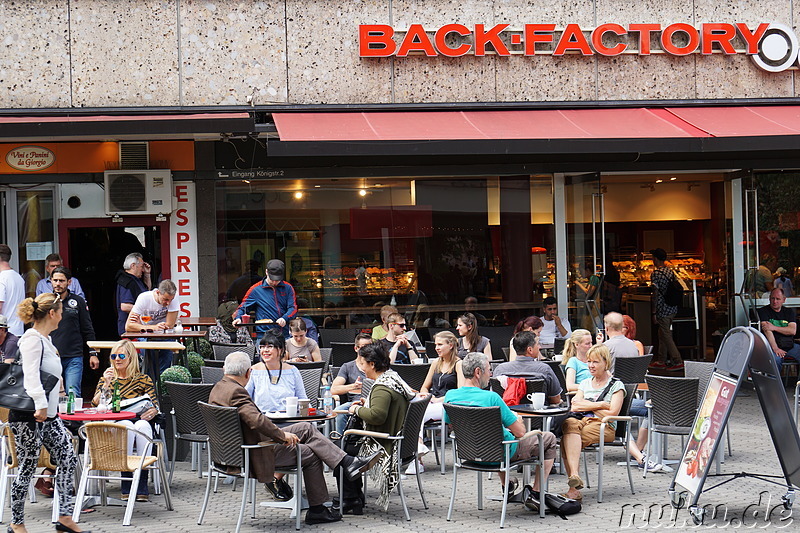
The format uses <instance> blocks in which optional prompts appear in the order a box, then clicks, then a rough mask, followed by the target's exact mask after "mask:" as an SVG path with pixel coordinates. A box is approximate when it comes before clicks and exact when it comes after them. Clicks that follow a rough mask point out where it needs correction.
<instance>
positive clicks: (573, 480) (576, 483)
mask: <svg viewBox="0 0 800 533" xmlns="http://www.w3.org/2000/svg"><path fill="white" fill-rule="evenodd" d="M567 485H568V486H569V488H571V489H576V490H581V489H582V488H583V480H582V479H581V477H580V476H579V475H576V474H573V475H571V476H569V480H568V481H567Z"/></svg>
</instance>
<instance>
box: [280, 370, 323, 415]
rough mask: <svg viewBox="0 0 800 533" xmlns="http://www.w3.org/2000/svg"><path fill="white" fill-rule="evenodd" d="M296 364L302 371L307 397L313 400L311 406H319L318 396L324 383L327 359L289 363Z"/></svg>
mask: <svg viewBox="0 0 800 533" xmlns="http://www.w3.org/2000/svg"><path fill="white" fill-rule="evenodd" d="M289 364H290V365H294V366H296V367H297V369H298V370H299V371H300V377H301V378H303V388H304V389H305V391H306V397H307V398H308V399H309V400H310V401H311V404H310V405H311V407H314V408H316V407H317V403H318V402H317V398H319V387H320V385H322V373H323V372H324V370H325V361H315V362H311V363H292V362H290V363H289Z"/></svg>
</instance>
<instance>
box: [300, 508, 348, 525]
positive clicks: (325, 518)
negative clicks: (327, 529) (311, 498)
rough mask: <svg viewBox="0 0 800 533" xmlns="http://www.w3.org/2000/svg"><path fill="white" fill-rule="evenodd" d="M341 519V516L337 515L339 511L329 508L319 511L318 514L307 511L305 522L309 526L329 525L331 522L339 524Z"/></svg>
mask: <svg viewBox="0 0 800 533" xmlns="http://www.w3.org/2000/svg"><path fill="white" fill-rule="evenodd" d="M341 519H342V515H340V514H339V511H335V510H333V509H331V508H330V507H325V510H324V511H320V512H318V513H314V512H312V511H307V512H306V520H305V522H306V524H309V525H313V524H329V523H331V522H339V521H340V520H341Z"/></svg>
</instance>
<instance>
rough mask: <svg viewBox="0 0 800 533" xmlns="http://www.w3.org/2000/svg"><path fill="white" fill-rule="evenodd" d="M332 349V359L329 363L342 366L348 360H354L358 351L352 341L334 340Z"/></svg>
mask: <svg viewBox="0 0 800 533" xmlns="http://www.w3.org/2000/svg"><path fill="white" fill-rule="evenodd" d="M353 338H355V337H353ZM330 350H331V359H330V361H329V363H330V365H331V366H338V367H341V366H342V365H343V364H345V363H346V362H348V361H352V360H354V359H355V358H356V352H355V350H354V349H353V342H352V341H351V342H332V343H331V347H330Z"/></svg>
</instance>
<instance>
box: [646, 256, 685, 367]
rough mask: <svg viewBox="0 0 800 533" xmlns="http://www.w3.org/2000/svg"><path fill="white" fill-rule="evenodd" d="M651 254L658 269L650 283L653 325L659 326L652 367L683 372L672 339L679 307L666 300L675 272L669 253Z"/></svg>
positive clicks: (680, 360)
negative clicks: (668, 257) (651, 286)
mask: <svg viewBox="0 0 800 533" xmlns="http://www.w3.org/2000/svg"><path fill="white" fill-rule="evenodd" d="M650 253H651V254H652V255H653V265H655V267H656V269H655V270H654V271H653V273H652V274H651V275H650V283H652V285H653V296H652V298H651V300H650V301H651V306H652V312H653V323H654V324H656V325H657V326H658V353H657V355H656V357H654V359H655V361H654V362H653V363H652V364H651V365H650V366H652V367H654V368H666V369H667V370H682V369H683V359H682V358H681V352H680V351H678V347H677V346H675V340H674V339H673V338H672V321H673V319H674V318H675V315H677V314H678V306H676V305H669V304H667V302H666V301H665V298H664V296H665V295H666V293H667V289H668V287H669V285H670V283H672V280H674V279H675V272H673V271H672V269H671V268H669V267H668V266H667V252H665V251H664V249H663V248H656V249H655V250H650Z"/></svg>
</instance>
